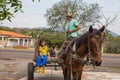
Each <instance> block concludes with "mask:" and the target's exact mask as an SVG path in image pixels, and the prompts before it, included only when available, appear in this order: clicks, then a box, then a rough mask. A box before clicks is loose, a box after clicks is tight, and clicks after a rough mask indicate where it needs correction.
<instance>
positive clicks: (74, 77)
mask: <svg viewBox="0 0 120 80" xmlns="http://www.w3.org/2000/svg"><path fill="white" fill-rule="evenodd" d="M72 75H73V80H76V72H73V73H72Z"/></svg>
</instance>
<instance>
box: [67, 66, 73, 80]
mask: <svg viewBox="0 0 120 80" xmlns="http://www.w3.org/2000/svg"><path fill="white" fill-rule="evenodd" d="M71 72H72V71H71V69H70V67H68V68H67V80H71V77H72V76H71Z"/></svg>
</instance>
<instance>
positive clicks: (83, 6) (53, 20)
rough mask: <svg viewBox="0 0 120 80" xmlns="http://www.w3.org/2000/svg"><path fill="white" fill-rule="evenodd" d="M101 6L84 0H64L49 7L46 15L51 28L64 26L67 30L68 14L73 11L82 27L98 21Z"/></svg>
mask: <svg viewBox="0 0 120 80" xmlns="http://www.w3.org/2000/svg"><path fill="white" fill-rule="evenodd" d="M100 10H101V7H99V5H98V4H97V3H94V4H88V3H86V2H83V0H74V1H73V0H62V1H60V2H58V3H56V4H54V5H53V6H52V8H49V9H47V11H46V14H45V17H46V19H47V23H48V25H49V26H50V28H51V30H55V29H56V28H59V27H62V28H63V29H64V31H65V26H66V22H67V21H66V14H67V13H72V14H73V17H74V18H75V19H77V20H78V21H79V23H80V25H81V26H82V28H86V27H88V25H90V24H94V23H95V22H97V21H98V19H99V18H100V17H101V16H100Z"/></svg>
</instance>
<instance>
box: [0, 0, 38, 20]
mask: <svg viewBox="0 0 120 80" xmlns="http://www.w3.org/2000/svg"><path fill="white" fill-rule="evenodd" d="M32 1H33V2H34V0H32ZM38 1H40V0H38ZM18 11H21V12H23V11H22V1H21V0H0V21H3V20H6V19H7V20H9V21H10V22H11V18H12V17H14V13H16V12H18Z"/></svg>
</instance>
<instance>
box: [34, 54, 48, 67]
mask: <svg viewBox="0 0 120 80" xmlns="http://www.w3.org/2000/svg"><path fill="white" fill-rule="evenodd" d="M47 59H48V56H47V55H43V59H42V58H41V56H38V57H37V59H36V66H43V65H46V63H47Z"/></svg>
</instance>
